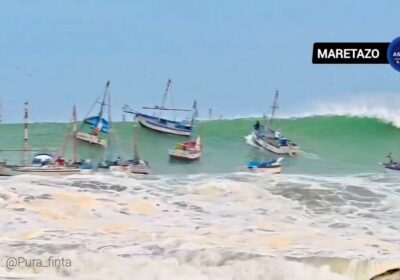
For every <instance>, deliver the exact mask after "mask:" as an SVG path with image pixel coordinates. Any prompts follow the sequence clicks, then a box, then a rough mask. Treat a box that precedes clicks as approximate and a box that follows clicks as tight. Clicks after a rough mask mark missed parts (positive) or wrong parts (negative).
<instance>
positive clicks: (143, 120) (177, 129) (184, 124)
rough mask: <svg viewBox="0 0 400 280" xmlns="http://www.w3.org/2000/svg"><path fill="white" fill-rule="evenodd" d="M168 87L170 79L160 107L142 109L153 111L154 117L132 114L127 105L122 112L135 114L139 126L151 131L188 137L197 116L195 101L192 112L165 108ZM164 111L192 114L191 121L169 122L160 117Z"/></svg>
mask: <svg viewBox="0 0 400 280" xmlns="http://www.w3.org/2000/svg"><path fill="white" fill-rule="evenodd" d="M170 86H171V79H169V80H168V83H167V87H166V89H165V93H164V96H163V100H162V104H161V106H154V107H143V109H145V110H154V111H155V112H156V114H155V115H149V114H144V113H140V112H134V111H133V110H132V109H131V108H130V107H129V106H128V105H125V107H124V112H125V113H131V114H135V116H136V119H137V121H138V123H139V124H140V125H141V126H143V127H145V128H148V129H151V130H153V131H157V132H161V133H167V134H174V135H180V136H190V135H191V134H192V132H193V130H194V120H195V118H196V115H197V108H196V107H197V104H196V101H194V103H193V108H192V110H190V109H176V108H167V107H165V103H166V101H167V97H168V94H169V89H170ZM165 111H172V112H175V111H180V112H192V119H191V120H183V121H175V120H169V119H167V118H164V117H163V116H162V114H163V112H165Z"/></svg>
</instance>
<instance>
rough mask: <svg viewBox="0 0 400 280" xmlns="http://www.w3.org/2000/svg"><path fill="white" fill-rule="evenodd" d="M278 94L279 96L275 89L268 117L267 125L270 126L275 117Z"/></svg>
mask: <svg viewBox="0 0 400 280" xmlns="http://www.w3.org/2000/svg"><path fill="white" fill-rule="evenodd" d="M278 96H279V91H278V90H277V91H275V97H274V102H273V104H272V106H271V116H270V118H269V125H270V126H271V125H272V123H273V121H274V117H275V112H276V110H277V109H278Z"/></svg>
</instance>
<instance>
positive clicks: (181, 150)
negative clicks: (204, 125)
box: [169, 136, 203, 161]
mask: <svg viewBox="0 0 400 280" xmlns="http://www.w3.org/2000/svg"><path fill="white" fill-rule="evenodd" d="M202 151H203V147H202V143H201V139H200V136H199V137H197V139H196V140H195V141H188V142H184V143H178V144H176V146H175V148H173V149H170V150H169V156H170V157H171V158H174V159H180V160H189V161H192V160H196V159H199V158H200V157H201V155H202Z"/></svg>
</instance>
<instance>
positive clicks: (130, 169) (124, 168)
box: [109, 164, 150, 175]
mask: <svg viewBox="0 0 400 280" xmlns="http://www.w3.org/2000/svg"><path fill="white" fill-rule="evenodd" d="M109 169H110V171H111V172H119V173H127V174H130V173H131V174H144V175H146V174H149V173H150V168H149V166H148V165H145V164H143V165H142V164H137V165H112V166H110V167H109Z"/></svg>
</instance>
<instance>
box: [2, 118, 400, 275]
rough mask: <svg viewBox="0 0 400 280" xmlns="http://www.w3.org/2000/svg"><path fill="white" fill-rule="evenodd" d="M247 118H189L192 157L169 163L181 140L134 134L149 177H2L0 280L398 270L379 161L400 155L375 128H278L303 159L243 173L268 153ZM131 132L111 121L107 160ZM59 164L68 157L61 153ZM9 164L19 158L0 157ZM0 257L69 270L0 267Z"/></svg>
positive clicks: (308, 124) (37, 131)
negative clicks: (200, 149) (199, 151)
mask: <svg viewBox="0 0 400 280" xmlns="http://www.w3.org/2000/svg"><path fill="white" fill-rule="evenodd" d="M254 122H255V119H251V118H250V119H249V118H243V119H241V118H239V119H232V120H223V119H221V120H210V121H202V122H199V123H198V125H197V129H196V134H197V135H200V136H201V137H202V141H203V144H204V154H203V157H202V158H201V159H200V160H199V161H197V162H192V163H181V162H175V161H170V160H169V158H168V149H169V148H170V147H173V146H174V145H175V143H176V142H179V141H183V140H184V139H185V138H182V137H176V136H170V135H163V134H158V133H155V132H152V131H149V130H146V129H144V128H139V139H138V142H139V152H140V155H141V157H142V158H143V159H145V160H147V161H149V163H150V165H151V169H152V174H151V175H148V176H127V175H126V176H124V175H110V174H106V173H100V174H95V175H72V176H68V177H51V178H50V177H49V178H47V177H41V176H31V175H22V176H15V177H3V178H0V217H1V219H2V223H1V233H2V234H1V236H0V244H1V245H0V249H1V254H2V259H1V262H0V264H1V266H0V276H7V277H16V278H17V279H20V278H21V279H33V278H34V279H58V278H63V277H69V278H71V279H111V278H112V279H277V280H278V279H328V280H329V279H357V280H358V279H360V280H361V279H370V278H371V277H373V276H374V275H376V274H378V273H381V272H384V271H385V270H387V269H392V268H398V267H400V235H399V233H400V224H399V221H400V184H399V178H400V177H396V176H395V175H389V174H385V173H384V172H383V169H382V166H380V165H379V162H381V161H385V160H386V158H385V156H386V155H387V154H388V153H389V152H393V155H394V156H395V157H398V158H399V159H400V157H399V156H400V133H399V128H398V127H397V126H396V124H395V123H390V122H389V121H386V120H385V119H377V118H367V117H361V116H360V117H356V116H352V117H348V116H332V115H331V116H305V117H301V118H288V119H281V120H278V123H277V124H278V125H279V127H280V128H281V130H282V132H283V134H284V135H286V136H288V137H289V138H290V139H292V140H293V141H294V142H296V143H297V144H298V145H300V148H301V153H300V154H298V155H297V156H294V157H285V159H284V161H283V174H280V175H276V176H275V175H274V176H265V175H257V174H250V173H247V172H244V171H243V170H244V167H245V165H246V163H247V162H248V161H250V160H270V159H273V158H275V157H276V156H275V155H273V154H271V153H269V152H266V151H263V150H261V149H260V148H258V147H256V146H254V145H253V144H252V142H251V139H250V138H249V137H248V136H249V134H250V132H251V130H252V125H253V124H254ZM69 128H70V125H69V124H56V123H35V124H31V125H30V146H31V148H37V149H40V148H57V147H63V146H65V147H67V146H68V145H64V142H65V143H67V142H68V141H64V140H65V139H66V138H68V137H64V136H65V135H66V134H67V131H68V129H69ZM0 135H2V137H1V139H0V147H1V149H4V150H7V149H20V148H21V147H22V125H20V124H5V125H1V126H0ZM132 135H133V125H132V123H129V122H126V123H115V125H114V133H113V134H112V137H111V143H112V144H111V148H110V149H109V151H108V152H106V153H105V154H103V153H101V152H99V150H98V149H97V148H95V147H93V146H90V145H81V146H80V154H81V156H82V158H91V159H92V160H93V161H97V160H100V159H101V158H103V157H111V158H113V157H116V156H118V155H121V156H122V157H131V155H132V145H133V144H132ZM66 151H67V153H66V155H65V156H66V158H68V157H70V153H69V152H68V148H66ZM1 157H2V159H7V162H8V163H19V162H20V161H21V159H22V155H21V154H19V153H18V152H5V151H3V152H1ZM9 257H21V258H25V259H29V260H31V259H41V260H48V259H49V258H50V257H51V258H52V259H61V258H66V259H68V260H71V265H70V266H68V267H65V266H62V267H61V266H57V267H56V266H55V265H54V264H53V265H49V266H47V267H40V266H38V265H36V266H33V265H31V266H28V265H20V266H19V267H15V268H13V269H7V268H5V267H4V265H3V262H4V260H6V259H7V258H9Z"/></svg>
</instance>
